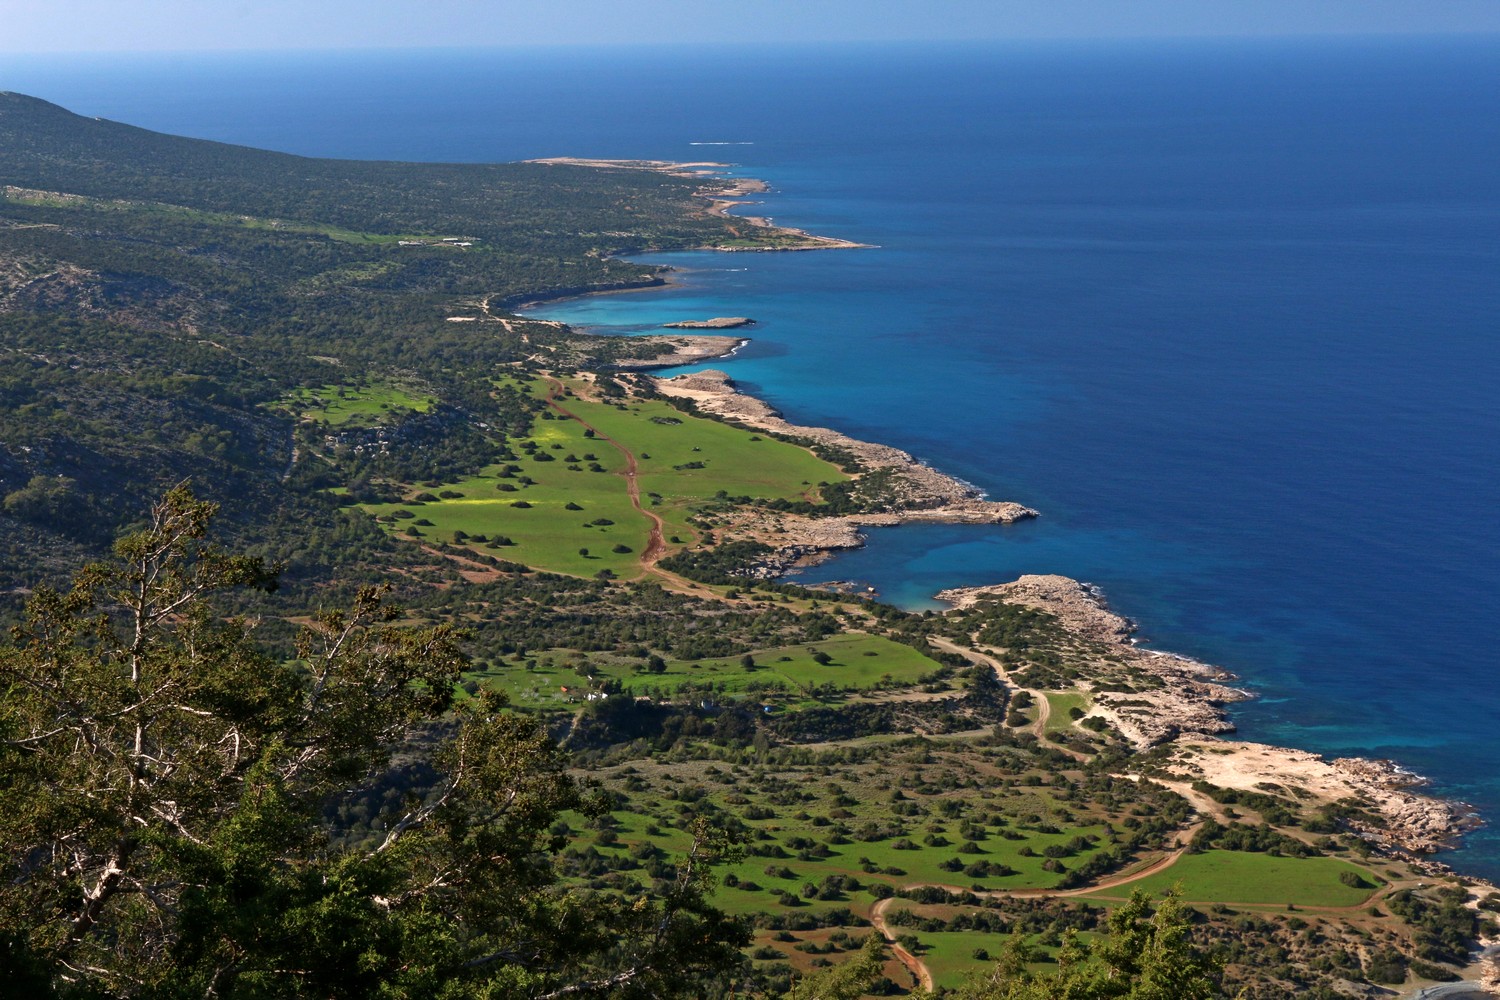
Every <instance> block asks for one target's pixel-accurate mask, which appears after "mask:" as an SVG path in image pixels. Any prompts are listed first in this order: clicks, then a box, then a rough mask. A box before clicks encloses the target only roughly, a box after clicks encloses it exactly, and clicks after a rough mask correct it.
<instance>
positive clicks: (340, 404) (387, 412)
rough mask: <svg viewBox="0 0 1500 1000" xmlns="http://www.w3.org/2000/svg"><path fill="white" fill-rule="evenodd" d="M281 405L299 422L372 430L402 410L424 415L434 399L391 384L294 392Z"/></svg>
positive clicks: (345, 386)
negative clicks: (370, 428) (305, 420)
mask: <svg viewBox="0 0 1500 1000" xmlns="http://www.w3.org/2000/svg"><path fill="white" fill-rule="evenodd" d="M284 402H285V405H286V406H287V407H288V408H290V409H291V410H292V411H293V412H294V413H296V414H297V415H298V416H300V417H302V418H303V419H307V420H315V421H317V422H318V423H322V424H328V425H329V426H330V427H373V426H375V425H377V424H382V423H385V422H386V421H388V420H390V419H391V418H392V417H393V416H396V415H397V414H399V413H401V412H403V411H415V412H417V413H426V412H428V411H429V410H431V409H432V407H433V404H434V402H435V401H434V400H433V398H432V397H431V396H426V395H422V394H420V393H416V392H412V391H409V390H407V389H403V388H400V387H397V386H395V385H389V384H383V383H377V384H370V385H325V386H320V387H318V388H316V389H298V390H297V391H296V392H293V393H290V394H289V395H288V396H287V397H286V399H285V401H284Z"/></svg>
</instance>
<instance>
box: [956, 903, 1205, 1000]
mask: <svg viewBox="0 0 1500 1000" xmlns="http://www.w3.org/2000/svg"><path fill="white" fill-rule="evenodd" d="M1189 926H1190V921H1189V913H1188V910H1187V908H1186V907H1185V906H1184V905H1183V903H1182V901H1181V899H1180V898H1179V897H1178V896H1177V894H1175V893H1169V894H1168V895H1167V896H1166V897H1164V898H1163V899H1162V900H1161V901H1160V902H1159V903H1157V905H1156V908H1155V911H1154V912H1153V911H1152V908H1151V898H1150V896H1148V895H1147V894H1146V893H1144V892H1140V891H1137V892H1135V893H1133V894H1132V895H1131V897H1130V901H1129V902H1128V903H1126V904H1124V905H1123V906H1120V907H1118V908H1117V909H1116V910H1115V911H1114V912H1113V913H1111V914H1110V917H1109V929H1108V933H1107V934H1105V936H1104V937H1102V938H1100V939H1099V940H1097V941H1096V942H1094V943H1093V944H1092V945H1091V946H1088V947H1084V946H1083V945H1081V944H1080V943H1079V942H1078V940H1077V938H1076V937H1073V936H1072V935H1071V932H1070V935H1069V936H1068V937H1067V938H1066V939H1065V940H1064V942H1063V946H1062V949H1061V951H1059V952H1058V956H1057V970H1056V971H1055V972H1044V973H1033V972H1031V971H1029V969H1028V968H1027V966H1026V964H1025V963H1026V960H1027V958H1028V957H1029V956H1028V955H1027V954H1026V953H1025V952H1024V951H1023V950H1022V948H1023V946H1020V945H1016V946H1012V950H1008V951H1007V953H1006V955H1005V956H1004V957H1003V958H1002V960H1001V961H1000V963H999V964H998V965H997V967H996V969H995V970H994V971H993V972H992V973H991V974H990V975H989V976H988V977H986V978H983V979H979V980H976V981H974V982H971V983H969V984H968V985H967V986H965V987H964V988H963V989H962V990H960V991H959V993H958V996H959V997H961V998H962V1000H1112V998H1128V1000H1213V998H1216V997H1218V996H1220V993H1219V978H1220V972H1219V970H1218V969H1217V968H1216V967H1215V966H1214V964H1213V963H1212V962H1211V961H1209V960H1208V959H1207V958H1205V957H1204V956H1203V955H1202V954H1201V953H1200V952H1199V951H1198V950H1197V949H1196V948H1195V947H1194V946H1193V944H1192V942H1191V940H1190V939H1189Z"/></svg>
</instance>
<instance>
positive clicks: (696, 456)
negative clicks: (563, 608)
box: [341, 380, 848, 579]
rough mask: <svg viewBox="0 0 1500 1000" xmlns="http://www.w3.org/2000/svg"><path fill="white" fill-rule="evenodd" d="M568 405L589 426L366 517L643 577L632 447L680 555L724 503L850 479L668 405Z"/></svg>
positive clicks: (643, 537) (519, 555)
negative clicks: (699, 522)
mask: <svg viewBox="0 0 1500 1000" xmlns="http://www.w3.org/2000/svg"><path fill="white" fill-rule="evenodd" d="M521 384H522V386H523V387H525V388H526V390H527V391H528V392H530V393H531V394H532V395H533V396H536V397H538V398H540V397H542V396H545V394H546V392H547V383H546V382H545V381H541V380H536V381H530V382H524V383H521ZM341 402H342V403H345V405H348V404H347V400H341ZM558 402H559V404H560V405H561V406H563V407H565V408H566V409H567V410H568V411H569V412H570V413H573V414H575V415H576V416H577V417H578V418H579V419H576V420H575V419H569V418H567V417H564V416H562V415H560V414H556V413H554V412H553V411H551V410H548V411H546V412H544V413H543V414H542V415H541V417H539V418H538V419H537V420H536V421H535V422H534V424H533V426H532V431H531V434H530V436H529V437H526V438H522V439H517V440H514V441H512V442H510V447H511V452H512V454H514V456H515V457H514V459H506V460H504V461H497V462H496V463H495V464H494V465H491V466H489V467H487V468H485V469H484V470H483V471H482V472H481V473H480V474H479V475H477V476H474V477H472V478H469V479H465V480H461V481H458V482H453V483H447V484H444V485H443V486H441V487H429V488H426V489H423V488H419V487H417V486H415V485H408V486H407V487H406V489H407V491H408V497H409V498H417V497H424V498H423V499H421V500H418V501H417V502H415V503H414V502H413V499H408V500H407V501H405V502H403V503H393V504H367V505H365V508H364V509H365V510H366V511H368V512H369V513H371V514H373V515H375V516H376V518H377V519H379V520H380V521H381V523H382V524H383V525H384V526H385V527H386V528H387V530H389V531H392V532H393V533H396V534H398V535H402V536H406V537H410V538H413V539H421V538H426V539H430V540H433V541H441V542H452V541H461V542H463V543H464V544H467V545H469V546H471V547H472V548H474V549H475V550H476V551H481V552H488V553H490V554H493V555H497V556H500V557H501V558H504V559H506V560H509V561H512V562H518V563H524V564H525V565H527V566H532V567H535V568H538V569H544V570H549V571H552V572H557V573H568V574H571V575H574V576H597V575H599V574H600V573H601V572H602V571H606V570H607V571H608V572H609V573H610V574H612V575H613V576H616V577H619V578H622V579H633V578H635V577H638V576H639V575H640V574H641V572H642V570H641V564H640V559H641V555H642V553H643V552H644V550H645V548H646V546H647V544H648V542H649V539H650V531H651V522H650V520H649V519H648V518H647V517H646V516H645V515H644V514H642V513H641V512H639V511H637V510H635V509H634V507H633V506H632V505H631V502H630V497H629V493H628V484H627V480H626V477H625V472H626V469H627V459H626V457H625V454H624V453H623V452H622V450H621V449H624V450H625V451H629V452H630V453H632V454H633V455H634V456H635V458H636V460H637V462H638V463H639V471H638V475H637V482H638V485H639V487H640V502H641V505H642V506H643V507H644V508H647V509H650V510H651V511H652V512H654V513H655V514H657V515H658V516H659V517H661V518H662V521H663V524H664V527H663V532H662V534H663V541H664V542H665V543H666V546H667V550H668V551H669V552H670V551H673V550H676V549H678V548H681V547H682V546H684V545H687V544H690V543H691V542H692V541H694V540H695V539H696V538H698V537H699V532H698V529H697V528H696V527H695V526H694V525H693V524H692V523H690V519H692V518H694V517H695V516H696V515H697V514H699V513H700V512H701V511H702V509H703V508H705V507H706V506H712V505H714V504H715V503H717V501H718V498H719V495H720V494H724V495H726V496H728V497H739V496H749V497H753V498H756V499H775V498H785V499H799V498H802V497H804V496H807V495H810V494H811V491H813V490H814V489H815V487H816V484H817V483H819V482H836V481H842V480H845V479H847V478H848V476H846V475H845V474H844V473H843V472H841V471H839V470H838V469H837V468H836V467H835V466H833V465H831V464H830V463H828V462H825V461H823V460H822V459H820V458H817V457H816V456H814V455H813V454H811V453H810V452H808V451H807V450H805V449H803V448H799V447H797V446H795V445H792V444H788V443H786V442H783V441H777V440H774V439H771V438H766V437H763V436H761V435H757V434H753V433H751V432H749V431H744V430H741V429H739V428H735V427H730V426H729V425H727V424H723V423H720V422H718V421H715V420H709V419H707V418H704V417H694V416H690V415H688V414H685V413H682V412H681V411H678V410H676V409H674V408H672V407H671V406H668V405H667V404H666V403H664V402H660V401H655V400H646V401H636V402H632V403H630V404H628V405H617V404H610V403H602V402H599V403H595V402H587V401H584V400H581V399H578V398H576V397H566V396H565V397H563V398H561V399H559V400H558ZM585 424H587V425H588V426H585ZM612 442H613V443H612ZM616 444H618V445H619V447H616ZM424 522H425V523H424ZM460 532H461V533H462V534H458V533H460ZM476 536H478V537H477V540H476ZM497 539H499V541H498V542H497V541H496V540H497ZM674 539H675V541H674Z"/></svg>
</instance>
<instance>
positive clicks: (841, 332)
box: [0, 38, 1500, 878]
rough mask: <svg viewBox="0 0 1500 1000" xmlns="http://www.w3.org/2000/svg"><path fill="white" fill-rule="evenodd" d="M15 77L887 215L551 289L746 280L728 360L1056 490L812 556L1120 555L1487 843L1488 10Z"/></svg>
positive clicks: (414, 148) (414, 154) (1272, 701)
mask: <svg viewBox="0 0 1500 1000" xmlns="http://www.w3.org/2000/svg"><path fill="white" fill-rule="evenodd" d="M0 89H9V90H18V91H22V92H25V93H31V94H35V95H37V96H40V97H44V98H47V99H49V100H52V101H55V102H57V103H60V104H63V105H64V106H67V107H69V108H72V109H73V110H76V111H78V112H80V113H84V114H89V115H100V116H104V117H109V118H115V119H119V120H123V121H128V122H132V123H134V124H139V125H144V126H146V127H149V128H154V129H158V130H162V131H169V132H177V133H183V134H188V135H195V136H203V137H208V138H213V139H220V140H224V141H229V142H238V143H245V144H249V145H256V146H263V147H269V148H274V149H282V150H288V151H291V152H297V153H304V154H313V155H322V156H348V157H365V158H382V159H416V160H464V161H475V160H508V159H519V158H525V157H534V156H547V155H579V156H609V157H648V158H660V159H678V160H686V159H693V160H696V159H722V160H731V161H733V162H734V163H736V164H738V165H739V166H738V167H737V169H739V170H740V171H742V172H744V173H746V174H749V175H752V176H757V177H762V178H765V179H766V180H768V181H770V182H771V183H772V185H773V186H774V190H773V192H772V193H771V194H770V195H768V196H766V197H765V198H764V199H763V201H764V204H762V205H761V206H759V207H758V208H757V209H755V211H758V212H761V213H764V214H770V215H772V216H774V217H775V218H776V219H777V220H778V221H780V222H783V223H787V224H791V225H797V226H802V227H805V228H808V229H811V230H813V231H815V232H819V233H825V234H829V235H836V236H841V237H845V238H848V239H854V240H859V241H862V242H866V243H871V244H877V245H878V247H879V249H872V250H860V251H848V252H829V253H796V254H734V255H716V254H677V255H670V256H664V257H660V258H656V259H658V260H661V261H662V262H667V263H671V264H672V265H673V266H675V267H677V268H679V274H678V278H679V279H680V280H679V283H678V284H677V285H675V286H674V287H672V288H671V289H669V290H666V291H660V292H649V293H636V294H628V295H615V296H603V297H596V298H589V299H580V300H573V301H569V302H562V303H554V304H552V305H549V306H547V307H546V308H545V309H544V310H542V312H543V314H544V315H546V316H548V317H552V318H559V319H565V320H567V321H569V322H573V323H578V324H583V325H590V326H598V327H601V328H604V329H627V330H628V329H649V328H654V327H655V325H656V324H659V323H661V322H664V321H667V320H671V319H693V318H705V317H709V316H717V315H748V316H753V317H755V318H756V319H758V320H759V321H760V324H759V326H757V327H755V328H754V329H753V331H752V335H753V337H754V343H753V344H752V345H751V346H750V347H749V348H747V349H746V350H745V351H743V352H742V353H741V355H740V356H738V357H736V358H735V359H733V360H731V361H728V362H724V363H723V364H722V366H723V367H726V368H727V369H728V370H729V371H730V372H731V373H732V374H733V375H734V376H735V378H736V379H738V380H740V381H741V382H742V383H745V384H746V385H747V386H748V387H750V388H751V389H752V390H753V391H755V392H757V393H758V394H760V395H762V396H764V397H765V398H767V399H769V400H770V401H771V402H773V403H774V404H775V405H776V406H778V407H779V408H781V409H782V410H783V411H784V412H785V413H786V414H787V415H788V416H789V417H790V418H791V419H793V420H796V421H800V422H804V423H810V424H821V425H828V426H833V427H837V428H840V429H842V430H844V431H846V432H848V433H851V434H854V435H856V436H863V437H866V438H869V439H872V440H878V441H885V442H889V443H892V444H896V445H899V446H901V447H903V448H906V449H908V450H910V451H912V452H913V453H915V454H917V455H918V456H920V457H922V458H924V459H926V460H927V461H929V462H930V463H932V464H933V465H936V466H938V467H940V468H942V469H944V470H947V471H949V472H951V473H954V474H956V475H958V476H960V477H962V478H964V479H967V480H969V481H971V482H973V483H975V484H977V485H978V486H980V487H981V488H983V489H984V490H986V491H988V492H989V494H990V495H992V496H993V497H995V498H1000V499H1011V500H1018V501H1021V502H1023V503H1026V504H1028V505H1030V506H1033V507H1036V508H1038V509H1039V510H1041V511H1042V512H1043V514H1044V516H1043V517H1042V518H1041V519H1040V520H1038V521H1035V522H1032V523H1027V524H1021V525H1016V526H1013V527H1009V528H985V527H923V526H908V527H902V528H897V529H886V530H881V531H876V532H873V533H872V536H871V539H870V544H869V546H868V547H867V548H865V549H864V550H862V551H860V552H857V553H854V554H851V555H848V556H843V557H840V558H838V559H836V560H834V561H833V562H832V563H830V564H828V565H827V566H825V567H822V568H820V570H819V571H818V575H817V576H813V575H809V577H808V578H809V579H832V578H857V579H860V580H864V581H868V582H869V583H871V584H873V585H874V586H876V587H878V588H879V590H880V592H881V594H882V595H883V596H885V597H886V598H887V599H890V600H894V601H896V602H898V603H901V604H904V605H907V606H924V605H926V604H927V603H928V602H929V599H930V595H931V594H932V593H933V592H934V591H936V590H938V589H940V588H942V587H946V586H953V585H965V584H979V583H987V582H997V581H1002V580H1006V579H1010V578H1013V577H1014V576H1016V575H1017V574H1019V573H1034V572H1056V573H1064V574H1068V575H1071V576H1075V577H1078V578H1081V579H1084V580H1089V581H1092V582H1095V583H1098V584H1100V585H1102V586H1103V587H1104V588H1105V589H1106V590H1107V592H1108V594H1109V596H1110V599H1111V601H1112V603H1113V604H1114V606H1115V607H1116V608H1117V609H1118V610H1120V611H1121V612H1123V613H1125V614H1128V615H1130V616H1131V617H1133V618H1136V619H1137V620H1139V621H1140V623H1141V626H1142V628H1141V634H1142V636H1143V637H1145V638H1146V639H1148V640H1149V641H1151V642H1152V643H1154V644H1155V645H1156V646H1158V647H1160V648H1165V649H1171V650H1175V651H1179V652H1183V653H1187V654H1190V655H1193V656H1197V657H1199V658H1202V659H1205V660H1208V661H1211V662H1214V663H1218V664H1222V665H1224V666H1226V667H1228V668H1230V669H1231V670H1233V671H1235V672H1236V673H1238V674H1239V675H1240V676H1241V677H1242V678H1243V679H1244V681H1245V683H1246V684H1247V685H1249V686H1250V687H1252V688H1253V689H1254V690H1255V691H1256V692H1257V694H1258V695H1259V697H1258V699H1257V700H1256V701H1254V702H1251V703H1248V704H1246V705H1243V706H1239V707H1237V708H1236V709H1235V712H1234V716H1235V719H1236V721H1237V723H1238V724H1239V727H1240V732H1241V734H1242V735H1243V736H1245V737H1247V738H1251V739H1256V740H1263V741H1268V742H1273V743H1281V744H1286V745H1291V746H1298V747H1305V748H1308V749H1312V750H1317V751H1322V752H1327V753H1331V754H1359V755H1365V756H1377V757H1391V758H1395V759H1397V760H1399V761H1401V762H1402V763H1404V764H1406V765H1408V766H1410V767H1411V768H1413V769H1415V770H1417V771H1419V772H1421V773H1423V774H1426V775H1429V776H1430V777H1431V778H1432V779H1433V780H1434V782H1435V787H1436V790H1437V791H1439V792H1441V793H1443V794H1447V795H1453V796H1456V797H1460V798H1463V799H1465V800H1467V801H1470V802H1473V803H1474V804H1476V805H1477V806H1478V807H1480V809H1481V810H1482V811H1483V812H1484V813H1486V814H1487V815H1488V816H1489V817H1490V818H1491V820H1492V821H1493V822H1492V825H1491V826H1490V827H1489V828H1487V829H1486V830H1483V831H1481V832H1479V833H1476V834H1474V835H1472V836H1471V837H1470V838H1468V841H1467V844H1466V846H1465V848H1464V849H1463V850H1462V851H1461V852H1458V853H1456V854H1453V855H1451V856H1449V857H1448V858H1447V860H1449V861H1451V862H1452V863H1453V864H1455V865H1457V866H1459V867H1460V868H1463V869H1465V870H1469V871H1473V872H1474V873H1476V874H1484V875H1488V876H1489V877H1491V878H1497V877H1500V678H1497V671H1496V666H1497V652H1496V651H1497V649H1500V634H1497V632H1500V598H1497V595H1500V558H1497V557H1500V461H1497V460H1500V395H1497V394H1500V39H1495V38H1489V39H1484V40H1459V39H1446V40H1443V39H1386V40H1380V41H1371V40H1365V41H1327V40H1324V41H1310V40H1308V41H1278V42H1264V41H1261V42H1234V41H1215V42H1202V41H1195V42H1192V43H1186V42H1178V43H1166V42H1155V43H1142V42H1131V43H1112V44H1102V43H1099V44H1063V43H1051V44H1045V45H1027V46H1020V45H1011V46H1005V45H996V46H979V45H972V46H946V47H931V46H929V47H915V46H913V47H899V46H884V47H870V46H866V47H849V48H834V49H827V48H812V47H805V48H782V49H764V48H744V49H734V50H729V49H724V50H709V51H704V50H693V49H677V48H660V49H636V50H618V49H613V50H612V49H591V50H582V49H579V50H533V51H531V52H522V51H503V50H500V51H485V52H479V51H453V52H437V53H431V52H429V53H421V54H414V53H399V52H389V53H364V54H359V55H349V54H343V55H339V54H301V55H295V56H294V55H276V54H262V55H237V56H233V57H217V58H207V57H202V56H183V57H152V58H150V59H146V58H139V57H135V58H124V57H99V56H88V57H62V56H51V57H27V58H11V57H7V58H6V61H5V62H3V63H0ZM700 143H733V144H734V145H698V144H700Z"/></svg>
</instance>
